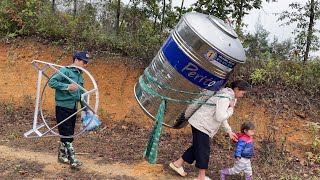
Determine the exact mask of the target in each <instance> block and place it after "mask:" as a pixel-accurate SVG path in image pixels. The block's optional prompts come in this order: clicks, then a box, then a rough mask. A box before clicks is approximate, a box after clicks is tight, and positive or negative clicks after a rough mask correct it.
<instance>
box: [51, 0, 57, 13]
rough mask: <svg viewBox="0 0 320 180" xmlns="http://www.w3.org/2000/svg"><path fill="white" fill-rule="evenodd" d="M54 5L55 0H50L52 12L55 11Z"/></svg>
mask: <svg viewBox="0 0 320 180" xmlns="http://www.w3.org/2000/svg"><path fill="white" fill-rule="evenodd" d="M55 6H56V1H55V0H52V6H51V10H52V12H55V11H56V8H55Z"/></svg>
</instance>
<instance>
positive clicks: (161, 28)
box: [160, 0, 166, 33]
mask: <svg viewBox="0 0 320 180" xmlns="http://www.w3.org/2000/svg"><path fill="white" fill-rule="evenodd" d="M165 14H166V0H163V7H162V18H161V24H160V33H162V30H163V21H164V15H165Z"/></svg>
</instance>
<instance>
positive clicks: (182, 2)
mask: <svg viewBox="0 0 320 180" xmlns="http://www.w3.org/2000/svg"><path fill="white" fill-rule="evenodd" d="M183 4H184V0H182V1H181V6H180V9H181V10H182V8H183ZM181 15H182V14H181V11H180V12H179V19H180V18H181Z"/></svg>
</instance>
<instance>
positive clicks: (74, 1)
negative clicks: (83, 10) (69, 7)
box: [73, 0, 78, 17]
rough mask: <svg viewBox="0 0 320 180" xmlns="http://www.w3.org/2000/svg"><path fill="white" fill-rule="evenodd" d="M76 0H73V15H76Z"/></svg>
mask: <svg viewBox="0 0 320 180" xmlns="http://www.w3.org/2000/svg"><path fill="white" fill-rule="evenodd" d="M77 4H78V2H77V0H73V17H76V15H77Z"/></svg>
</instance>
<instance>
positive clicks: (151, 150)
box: [143, 99, 166, 164]
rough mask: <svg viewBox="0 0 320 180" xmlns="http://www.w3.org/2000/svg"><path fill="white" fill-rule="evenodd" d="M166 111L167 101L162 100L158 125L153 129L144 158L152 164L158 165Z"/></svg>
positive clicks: (157, 119) (157, 117)
mask: <svg viewBox="0 0 320 180" xmlns="http://www.w3.org/2000/svg"><path fill="white" fill-rule="evenodd" d="M165 109H166V100H165V99H161V103H160V106H159V109H158V112H157V116H156V124H155V125H154V127H153V130H152V132H151V134H150V136H149V139H148V142H147V145H146V149H145V151H144V153H143V157H147V158H148V162H149V163H150V164H156V162H157V155H158V148H159V139H160V134H161V128H162V122H163V117H164V113H165Z"/></svg>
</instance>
